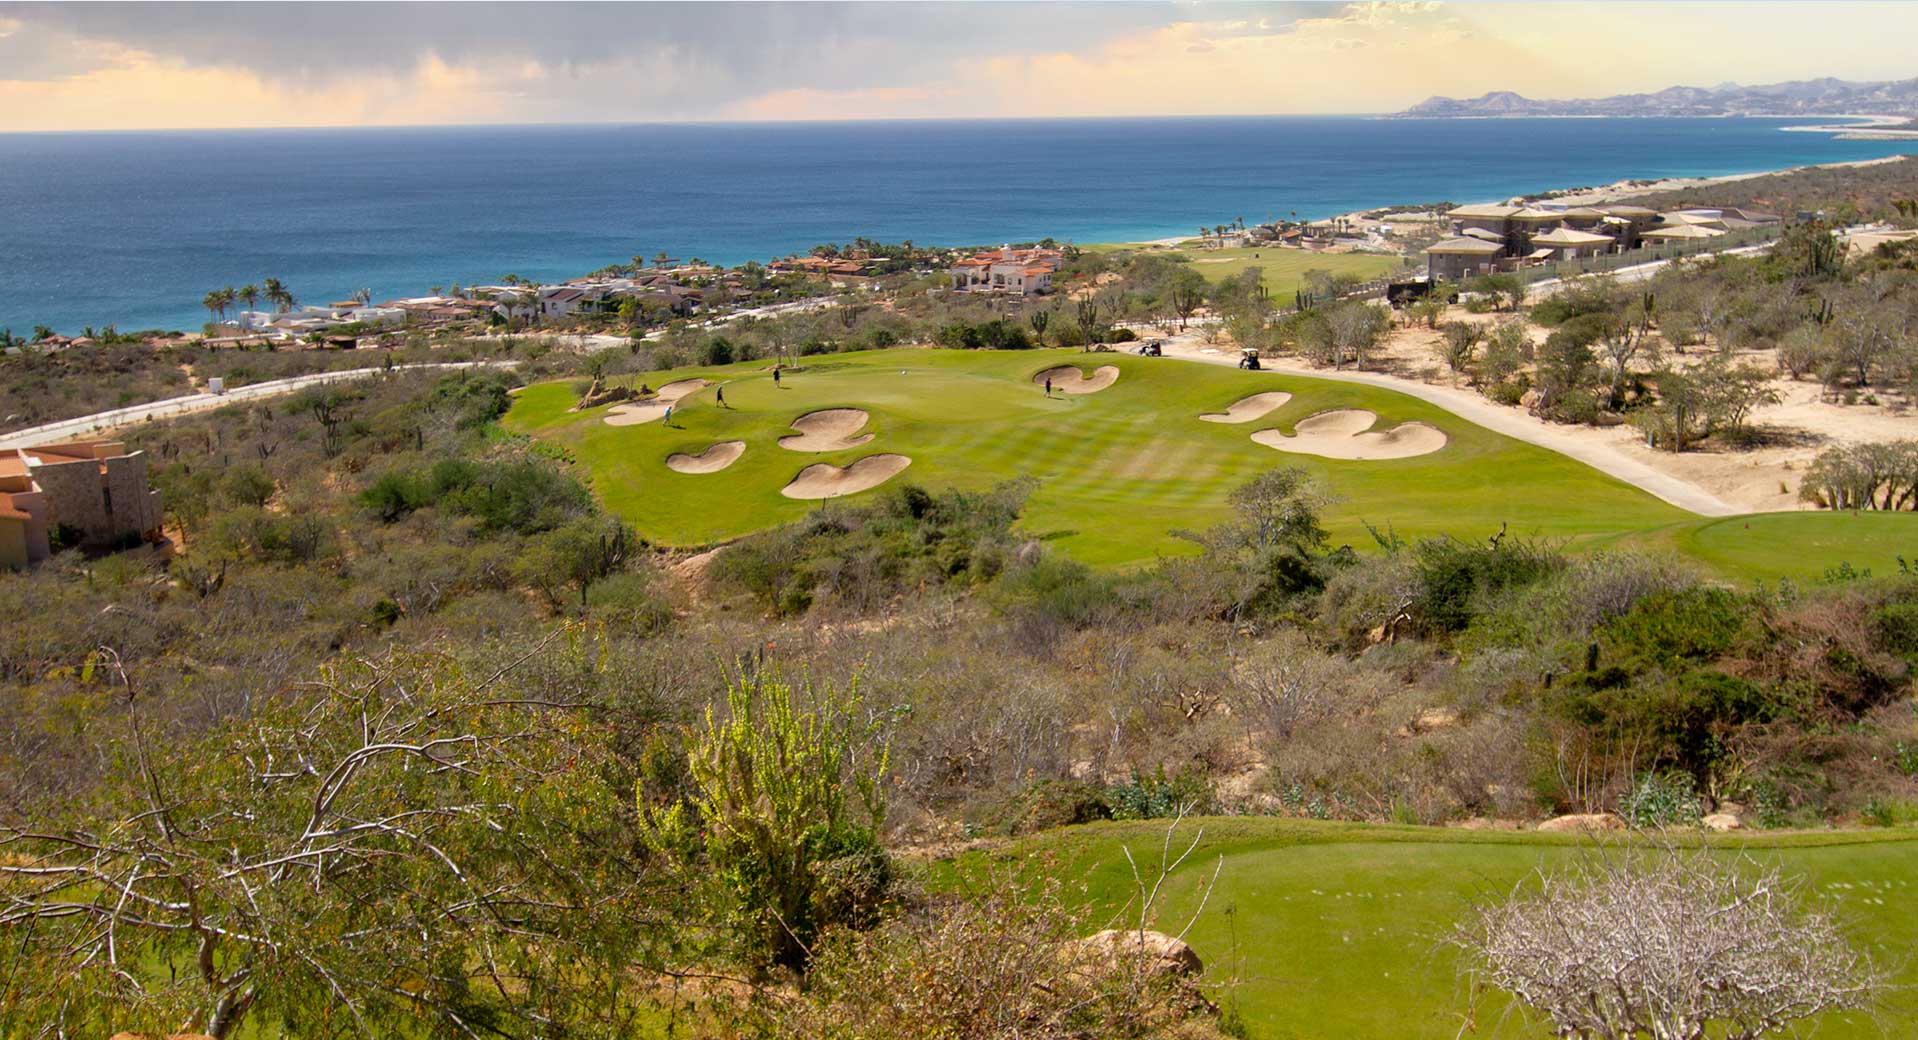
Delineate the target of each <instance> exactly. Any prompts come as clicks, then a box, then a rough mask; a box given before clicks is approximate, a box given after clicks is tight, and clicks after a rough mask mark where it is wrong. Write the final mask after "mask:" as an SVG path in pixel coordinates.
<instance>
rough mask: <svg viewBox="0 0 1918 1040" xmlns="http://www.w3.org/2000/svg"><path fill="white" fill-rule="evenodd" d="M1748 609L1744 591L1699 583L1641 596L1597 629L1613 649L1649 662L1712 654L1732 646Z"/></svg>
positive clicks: (1744, 622)
mask: <svg viewBox="0 0 1918 1040" xmlns="http://www.w3.org/2000/svg"><path fill="white" fill-rule="evenodd" d="M1750 615H1751V607H1750V602H1749V601H1748V600H1747V599H1746V598H1745V597H1743V596H1740V595H1738V594H1737V593H1735V592H1731V591H1730V590H1727V589H1722V588H1716V587H1711V586H1698V587H1694V588H1689V589H1680V590H1675V591H1671V592H1655V593H1652V594H1651V595H1648V596H1645V597H1644V598H1642V599H1640V600H1639V601H1638V602H1637V604H1635V605H1634V606H1633V607H1632V609H1631V610H1630V611H1628V612H1626V613H1625V614H1623V615H1622V616H1620V617H1617V618H1615V619H1613V620H1612V621H1609V622H1607V623H1606V624H1605V626H1604V627H1603V629H1602V630H1601V632H1602V635H1603V637H1604V639H1605V641H1606V642H1607V643H1608V644H1610V645H1611V646H1612V647H1613V648H1615V651H1616V652H1618V653H1622V654H1625V655H1628V656H1635V657H1642V658H1644V659H1645V660H1647V661H1650V662H1653V663H1657V664H1672V663H1676V662H1679V661H1686V660H1690V661H1702V660H1711V659H1713V658H1716V657H1718V656H1719V655H1721V654H1723V653H1725V652H1726V651H1728V650H1730V649H1731V648H1732V645H1733V643H1734V642H1735V641H1736V640H1737V638H1738V635H1739V632H1740V631H1741V630H1743V629H1744V627H1745V624H1746V622H1747V619H1748V618H1749V617H1750Z"/></svg>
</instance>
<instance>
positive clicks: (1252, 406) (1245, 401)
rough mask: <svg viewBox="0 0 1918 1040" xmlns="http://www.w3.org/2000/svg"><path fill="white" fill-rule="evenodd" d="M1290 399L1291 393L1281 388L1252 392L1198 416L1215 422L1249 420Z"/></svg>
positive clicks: (1266, 413) (1270, 411)
mask: <svg viewBox="0 0 1918 1040" xmlns="http://www.w3.org/2000/svg"><path fill="white" fill-rule="evenodd" d="M1291 399H1292V395H1291V394H1288V393H1286V392H1284V391H1282V390H1273V391H1271V392H1269V393H1263V394H1253V395H1252V396H1251V397H1241V398H1239V399H1238V400H1236V401H1234V402H1232V404H1231V406H1230V407H1228V408H1226V410H1225V411H1223V412H1207V413H1206V414H1204V415H1201V416H1199V418H1201V419H1204V420H1205V421H1206V422H1216V423H1243V422H1251V421H1252V420H1254V419H1258V418H1262V417H1263V416H1266V415H1268V414H1270V413H1272V412H1274V411H1276V410H1278V409H1279V408H1280V407H1281V406H1283V405H1284V404H1285V402H1287V401H1290V400H1291Z"/></svg>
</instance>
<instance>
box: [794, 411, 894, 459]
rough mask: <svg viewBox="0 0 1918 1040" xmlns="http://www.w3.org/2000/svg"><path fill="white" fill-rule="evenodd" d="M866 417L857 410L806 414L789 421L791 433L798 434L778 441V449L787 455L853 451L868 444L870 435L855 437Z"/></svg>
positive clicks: (864, 423) (870, 438)
mask: <svg viewBox="0 0 1918 1040" xmlns="http://www.w3.org/2000/svg"><path fill="white" fill-rule="evenodd" d="M867 418H869V417H868V416H867V415H866V413H865V412H864V411H862V410H860V409H858V408H827V409H825V410H823V411H818V412H807V413H806V414H805V415H802V416H800V417H799V418H797V419H794V420H793V429H795V430H798V431H799V433H798V434H797V435H796V436H792V437H781V438H779V446H780V447H782V448H785V449H786V450H787V451H845V450H846V449H847V448H857V447H859V446H860V445H861V444H864V443H866V442H867V441H869V440H872V434H870V433H859V428H860V427H861V426H864V425H866V419H867Z"/></svg>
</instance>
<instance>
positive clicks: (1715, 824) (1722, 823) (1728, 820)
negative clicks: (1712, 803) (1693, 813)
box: [1698, 812, 1744, 832]
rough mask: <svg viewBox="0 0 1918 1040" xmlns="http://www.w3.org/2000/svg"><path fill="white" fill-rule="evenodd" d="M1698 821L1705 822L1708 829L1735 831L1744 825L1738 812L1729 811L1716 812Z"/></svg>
mask: <svg viewBox="0 0 1918 1040" xmlns="http://www.w3.org/2000/svg"><path fill="white" fill-rule="evenodd" d="M1698 822H1699V823H1702V824H1704V826H1705V829H1706V830H1708V831H1720V832H1723V831H1735V830H1737V829H1738V828H1740V827H1743V826H1744V824H1743V823H1741V822H1740V821H1739V819H1738V814H1737V813H1728V812H1715V813H1712V814H1711V815H1710V816H1707V817H1705V818H1704V819H1702V820H1700V821H1698Z"/></svg>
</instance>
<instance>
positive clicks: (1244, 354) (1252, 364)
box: [1239, 347, 1261, 372]
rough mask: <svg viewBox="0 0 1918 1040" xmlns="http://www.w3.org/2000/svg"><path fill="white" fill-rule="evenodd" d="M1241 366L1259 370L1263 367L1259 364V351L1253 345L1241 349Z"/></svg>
mask: <svg viewBox="0 0 1918 1040" xmlns="http://www.w3.org/2000/svg"><path fill="white" fill-rule="evenodd" d="M1239 367H1240V368H1243V369H1247V370H1249V371H1252V372H1257V371H1258V370H1259V369H1260V367H1261V366H1260V365H1259V352H1258V351H1257V350H1256V349H1254V348H1252V347H1247V348H1245V349H1244V350H1241V351H1239Z"/></svg>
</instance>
